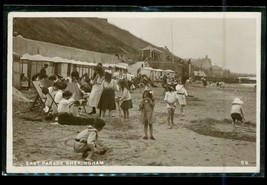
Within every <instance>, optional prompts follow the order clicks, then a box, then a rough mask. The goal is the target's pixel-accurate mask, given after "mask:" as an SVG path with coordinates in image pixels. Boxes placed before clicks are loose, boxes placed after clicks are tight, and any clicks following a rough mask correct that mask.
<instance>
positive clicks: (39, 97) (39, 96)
mask: <svg viewBox="0 0 267 185" xmlns="http://www.w3.org/2000/svg"><path fill="white" fill-rule="evenodd" d="M32 84H33V87H34V88H35V90H36V92H37V95H36V98H35V100H34V102H33V104H32V106H31V108H30V110H31V111H32V110H33V108H35V107H36V104H37V103H38V100H40V102H41V105H43V107H45V102H46V98H45V95H44V94H43V93H42V88H41V87H42V85H41V82H40V81H33V82H32ZM39 106H40V105H39Z"/></svg>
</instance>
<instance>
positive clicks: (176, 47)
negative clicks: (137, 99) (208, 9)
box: [108, 17, 257, 74]
mask: <svg viewBox="0 0 267 185" xmlns="http://www.w3.org/2000/svg"><path fill="white" fill-rule="evenodd" d="M108 22H109V23H111V24H114V25H116V26H118V27H120V28H122V29H125V30H128V31H129V32H130V33H132V34H133V35H135V36H137V37H139V38H141V39H143V40H145V41H148V42H150V43H152V44H154V45H156V46H159V47H164V46H167V48H168V49H169V50H170V51H173V53H174V54H175V55H176V56H179V57H181V58H204V57H205V56H206V55H208V57H209V58H210V59H211V61H212V65H218V66H221V67H223V68H224V69H229V70H230V71H231V72H237V73H249V74H256V53H257V51H256V19H254V18H224V19H223V18H165V17H164V18H146V17H143V18H128V17H127V18H120V17H115V18H114V17H113V18H108ZM172 41H173V42H172Z"/></svg>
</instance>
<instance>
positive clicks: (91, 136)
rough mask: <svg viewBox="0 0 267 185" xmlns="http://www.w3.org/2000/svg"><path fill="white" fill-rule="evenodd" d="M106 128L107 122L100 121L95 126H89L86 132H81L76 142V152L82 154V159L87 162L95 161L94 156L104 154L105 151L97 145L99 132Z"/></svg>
mask: <svg viewBox="0 0 267 185" xmlns="http://www.w3.org/2000/svg"><path fill="white" fill-rule="evenodd" d="M104 126H105V122H104V121H103V120H102V121H99V122H94V124H93V125H90V126H88V128H86V129H85V130H83V131H82V132H80V133H79V134H78V135H77V136H76V138H75V142H74V151H75V152H78V153H81V152H82V158H84V157H86V158H85V161H93V159H92V157H93V155H94V154H103V153H105V150H103V149H102V150H101V147H100V146H99V145H97V140H98V132H100V131H101V130H102V129H103V128H104Z"/></svg>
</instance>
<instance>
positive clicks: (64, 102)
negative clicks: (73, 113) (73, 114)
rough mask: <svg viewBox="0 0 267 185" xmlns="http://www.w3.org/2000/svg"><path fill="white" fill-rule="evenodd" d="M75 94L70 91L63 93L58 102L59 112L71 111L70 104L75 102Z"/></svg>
mask: <svg viewBox="0 0 267 185" xmlns="http://www.w3.org/2000/svg"><path fill="white" fill-rule="evenodd" d="M74 95H75V94H72V93H71V92H70V91H65V92H63V93H62V99H61V100H60V102H59V104H58V108H57V110H58V113H62V112H67V113H69V112H70V105H71V104H73V103H74V101H75V100H74V98H73V97H74Z"/></svg>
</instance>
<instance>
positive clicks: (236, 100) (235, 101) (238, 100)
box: [233, 97, 244, 104]
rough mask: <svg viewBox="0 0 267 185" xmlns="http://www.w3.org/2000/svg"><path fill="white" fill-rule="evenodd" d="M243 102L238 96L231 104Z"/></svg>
mask: <svg viewBox="0 0 267 185" xmlns="http://www.w3.org/2000/svg"><path fill="white" fill-rule="evenodd" d="M234 103H235V104H243V103H244V102H243V101H241V100H240V98H238V97H237V98H235V99H234V101H233V104H234Z"/></svg>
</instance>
